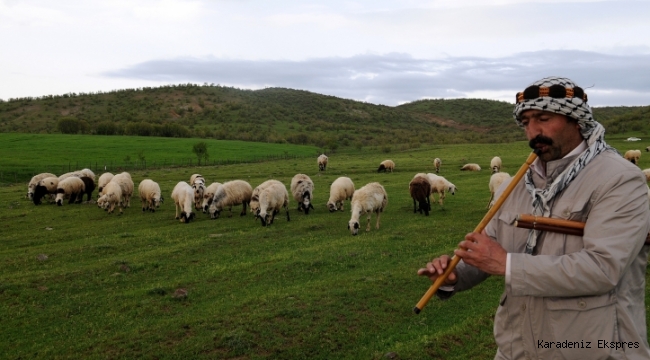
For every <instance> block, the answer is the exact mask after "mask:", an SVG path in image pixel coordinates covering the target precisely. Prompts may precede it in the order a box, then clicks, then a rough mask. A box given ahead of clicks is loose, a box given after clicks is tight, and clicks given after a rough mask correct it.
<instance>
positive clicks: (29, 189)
mask: <svg viewBox="0 0 650 360" xmlns="http://www.w3.org/2000/svg"><path fill="white" fill-rule="evenodd" d="M49 177H56V175H54V174H51V173H41V174H38V175H34V176H33V177H32V179H31V180H29V183H28V184H27V198H28V199H29V200H33V196H34V189H35V188H36V186H38V183H39V181H41V180H43V179H45V178H49Z"/></svg>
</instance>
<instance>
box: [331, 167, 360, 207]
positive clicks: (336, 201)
mask: <svg viewBox="0 0 650 360" xmlns="http://www.w3.org/2000/svg"><path fill="white" fill-rule="evenodd" d="M352 195H354V183H353V182H352V179H350V178H349V177H345V176H341V177H340V178H338V179H336V180H334V182H333V183H332V185H331V186H330V199H329V200H328V201H327V208H328V209H329V211H330V212H334V211H336V210H340V211H343V210H344V209H343V204H344V201H345V200H352Z"/></svg>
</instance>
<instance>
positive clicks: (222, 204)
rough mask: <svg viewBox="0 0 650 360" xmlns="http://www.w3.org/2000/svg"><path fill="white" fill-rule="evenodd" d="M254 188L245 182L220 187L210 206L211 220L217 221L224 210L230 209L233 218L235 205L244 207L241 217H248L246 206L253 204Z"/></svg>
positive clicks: (229, 183) (224, 184) (234, 182)
mask: <svg viewBox="0 0 650 360" xmlns="http://www.w3.org/2000/svg"><path fill="white" fill-rule="evenodd" d="M252 195H253V188H252V187H251V185H250V184H249V183H247V182H246V181H244V180H233V181H228V182H225V183H223V184H221V185H220V186H218V187H217V189H216V190H215V192H214V197H213V198H212V204H211V205H210V210H209V212H210V218H212V219H217V218H219V215H220V214H221V211H222V210H223V209H224V208H228V211H230V215H229V216H228V217H232V207H233V205H239V204H241V205H242V209H241V213H239V215H240V216H245V215H246V206H247V205H248V203H250V202H251V196H252Z"/></svg>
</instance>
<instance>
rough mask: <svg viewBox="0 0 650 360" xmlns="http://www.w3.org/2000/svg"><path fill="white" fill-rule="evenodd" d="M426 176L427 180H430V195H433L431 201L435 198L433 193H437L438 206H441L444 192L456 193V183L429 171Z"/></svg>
mask: <svg viewBox="0 0 650 360" xmlns="http://www.w3.org/2000/svg"><path fill="white" fill-rule="evenodd" d="M427 176H428V178H429V182H431V196H432V197H433V201H434V202H435V200H436V199H435V196H434V194H438V203H439V204H440V206H443V201H444V200H445V193H446V192H447V193H451V194H452V195H454V194H456V190H458V189H457V188H456V185H454V184H452V183H451V182H449V180H447V179H445V178H444V177H442V176H438V175H436V174H431V173H429V174H427Z"/></svg>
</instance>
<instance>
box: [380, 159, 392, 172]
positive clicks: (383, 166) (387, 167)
mask: <svg viewBox="0 0 650 360" xmlns="http://www.w3.org/2000/svg"><path fill="white" fill-rule="evenodd" d="M394 169H395V162H394V161H393V160H384V161H382V162H381V163H380V164H379V168H378V169H377V172H382V171H383V172H387V171H390V172H393V170H394Z"/></svg>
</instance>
